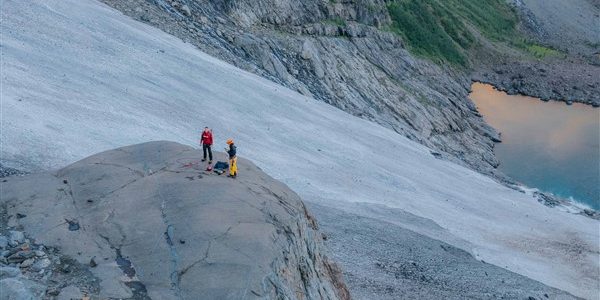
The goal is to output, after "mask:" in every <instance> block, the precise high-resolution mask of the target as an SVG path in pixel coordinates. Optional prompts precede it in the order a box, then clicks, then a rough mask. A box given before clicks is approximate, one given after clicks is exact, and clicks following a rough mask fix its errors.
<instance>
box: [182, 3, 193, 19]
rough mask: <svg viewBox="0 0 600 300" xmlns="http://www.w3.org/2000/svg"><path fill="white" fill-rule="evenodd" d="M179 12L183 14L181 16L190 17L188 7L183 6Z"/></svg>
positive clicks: (190, 13)
mask: <svg viewBox="0 0 600 300" xmlns="http://www.w3.org/2000/svg"><path fill="white" fill-rule="evenodd" d="M181 12H183V14H184V15H186V16H188V17H189V16H191V15H192V11H191V10H190V7H189V6H187V5H185V4H184V5H183V6H182V7H181Z"/></svg>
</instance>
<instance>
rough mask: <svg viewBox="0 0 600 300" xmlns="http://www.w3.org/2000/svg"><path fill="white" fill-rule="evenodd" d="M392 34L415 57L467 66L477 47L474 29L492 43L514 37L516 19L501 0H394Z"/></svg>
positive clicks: (391, 2) (390, 10)
mask: <svg viewBox="0 0 600 300" xmlns="http://www.w3.org/2000/svg"><path fill="white" fill-rule="evenodd" d="M387 8H388V12H389V14H390V17H391V18H392V22H393V23H392V27H391V28H390V30H391V31H393V32H396V33H397V34H400V35H401V36H403V37H404V40H405V41H406V43H407V46H408V47H409V49H411V51H412V52H413V53H415V54H417V55H420V56H424V57H427V58H430V59H432V60H433V61H436V62H448V63H451V64H454V65H462V66H464V65H467V63H468V59H467V50H469V49H471V48H472V47H474V46H476V45H477V38H476V37H475V35H474V31H473V30H477V31H478V32H480V33H481V34H483V36H485V37H486V38H488V39H490V40H492V41H507V42H511V41H512V40H513V39H515V38H517V37H518V36H519V35H518V32H517V30H516V26H517V16H516V14H515V12H514V11H513V10H512V9H511V8H510V7H509V6H508V5H507V4H506V2H505V1H504V0H393V1H390V2H389V3H388V6H387Z"/></svg>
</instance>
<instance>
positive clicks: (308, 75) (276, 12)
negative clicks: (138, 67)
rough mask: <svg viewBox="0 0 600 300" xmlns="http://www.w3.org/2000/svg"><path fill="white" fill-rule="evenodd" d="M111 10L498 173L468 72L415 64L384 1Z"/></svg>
mask: <svg viewBox="0 0 600 300" xmlns="http://www.w3.org/2000/svg"><path fill="white" fill-rule="evenodd" d="M103 2H105V3H107V4H109V5H111V6H112V7H114V8H116V9H118V10H120V11H122V12H123V13H125V14H126V15H129V16H131V17H132V18H134V19H138V20H141V21H144V22H147V23H149V24H151V25H153V26H156V27H158V28H160V29H162V30H164V31H165V32H167V33H170V34H173V35H175V36H178V37H180V38H182V39H183V40H185V41H187V42H190V43H192V44H194V45H196V46H197V47H199V48H200V49H201V50H203V51H206V52H207V53H209V54H211V55H213V56H216V57H219V58H221V59H223V60H225V61H227V62H230V63H232V64H234V65H236V66H238V67H240V68H243V69H245V70H248V71H251V72H253V73H256V74H258V75H261V76H264V77H266V78H269V79H271V80H273V81H275V82H278V83H281V84H283V85H285V86H287V87H289V88H291V89H293V90H297V91H299V92H300V93H303V94H305V95H310V96H312V97H314V98H316V99H320V100H322V101H325V102H327V103H329V104H331V105H334V106H336V107H338V108H340V109H342V110H344V111H346V112H348V113H351V114H353V115H356V116H360V117H362V118H365V119H368V120H371V121H374V122H377V123H379V124H381V125H384V126H386V127H388V128H392V129H394V130H395V131H397V132H399V133H401V134H403V135H405V136H408V137H409V138H411V139H413V140H416V141H419V142H420V143H422V144H425V145H427V146H429V147H431V148H434V149H437V150H439V151H442V152H445V153H448V154H450V155H447V156H448V157H449V158H450V159H453V160H454V161H458V162H461V163H462V162H466V163H467V164H468V165H469V166H471V167H473V168H475V169H477V170H480V171H483V172H485V173H490V172H493V171H494V168H495V167H496V166H497V165H498V162H497V160H496V158H495V157H494V155H493V153H492V149H493V145H494V140H495V141H497V140H498V139H499V137H498V135H497V133H496V132H495V131H494V130H493V129H492V128H491V127H489V126H488V125H486V124H485V123H484V122H483V120H482V118H481V116H480V115H479V114H478V113H477V111H476V109H475V107H474V105H473V104H472V102H470V100H469V99H468V98H467V94H468V92H469V86H470V79H469V77H468V76H466V74H464V73H463V72H460V71H454V70H451V69H446V68H443V67H440V66H437V65H435V64H433V63H431V62H427V61H424V60H420V59H416V58H414V56H412V55H411V54H410V53H408V51H407V50H406V49H405V47H404V45H403V43H402V40H401V39H400V38H399V37H398V36H397V35H396V34H394V33H391V32H389V31H386V30H384V29H385V28H386V26H388V25H389V24H390V19H389V15H388V14H387V8H386V5H385V1H381V0H363V1H339V2H337V1H320V0H310V1H291V0H268V1H249V0H236V1H201V0H197V1H191V0H188V1H162V0H160V1H144V0H134V1H114V0H103Z"/></svg>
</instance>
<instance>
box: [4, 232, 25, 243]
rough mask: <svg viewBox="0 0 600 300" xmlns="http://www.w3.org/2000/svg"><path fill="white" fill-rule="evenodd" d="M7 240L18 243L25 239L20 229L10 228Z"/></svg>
mask: <svg viewBox="0 0 600 300" xmlns="http://www.w3.org/2000/svg"><path fill="white" fill-rule="evenodd" d="M8 234H9V235H8V240H9V241H10V242H16V243H17V244H20V243H22V242H24V241H25V235H24V234H23V232H21V231H15V230H11V231H9V232H8Z"/></svg>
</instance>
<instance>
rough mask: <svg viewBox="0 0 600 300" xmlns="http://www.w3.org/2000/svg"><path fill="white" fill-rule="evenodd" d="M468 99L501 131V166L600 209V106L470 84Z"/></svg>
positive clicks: (529, 183)
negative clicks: (510, 92)
mask: <svg viewBox="0 0 600 300" xmlns="http://www.w3.org/2000/svg"><path fill="white" fill-rule="evenodd" d="M472 90H473V91H472V93H471V95H470V98H471V100H473V102H474V103H475V105H477V109H478V111H479V112H480V113H481V114H482V115H483V118H484V119H485V120H486V122H488V124H490V125H492V126H493V127H494V128H496V130H498V131H499V132H501V134H502V143H500V144H496V148H495V150H494V152H495V153H496V156H497V157H498V159H499V160H500V167H499V169H500V170H501V171H503V172H504V173H505V174H507V175H509V176H510V177H512V178H514V179H515V180H518V181H520V182H522V183H523V184H525V185H527V186H529V187H535V188H538V189H540V190H542V191H546V192H551V193H553V194H555V195H558V196H561V197H564V198H572V199H574V200H575V201H577V202H580V203H584V204H586V205H588V206H590V207H592V208H595V209H600V146H599V144H600V143H599V140H600V109H598V108H594V107H591V106H589V105H583V104H578V103H575V104H573V105H570V106H568V105H566V104H565V103H564V102H558V101H549V102H543V101H540V100H539V99H536V98H533V97H527V96H521V95H507V94H506V93H504V92H500V91H497V90H495V89H494V88H493V87H492V86H490V85H487V84H481V83H474V84H473V86H472Z"/></svg>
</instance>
